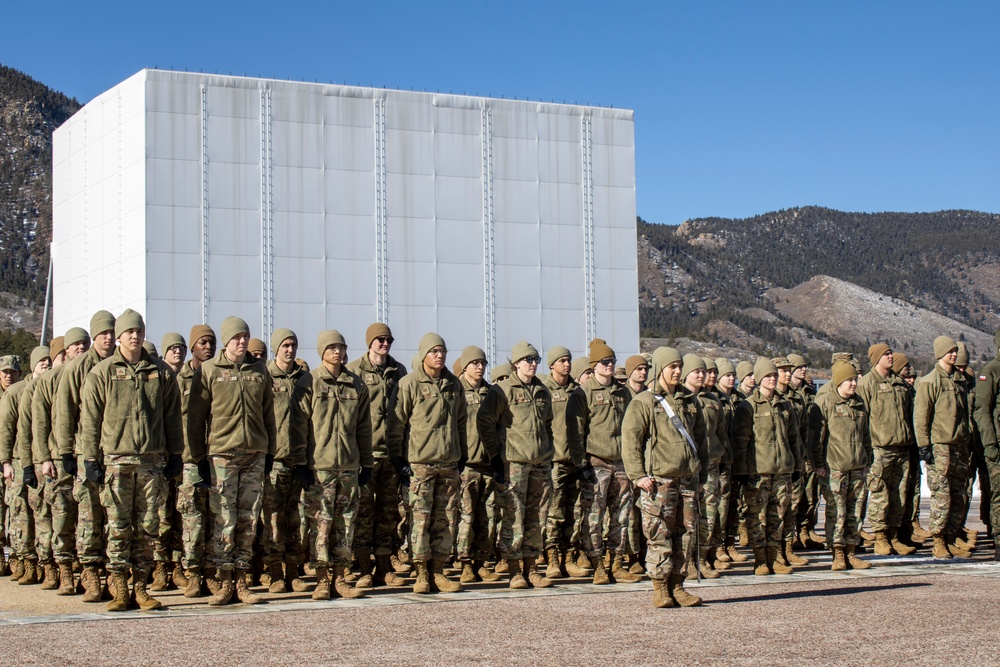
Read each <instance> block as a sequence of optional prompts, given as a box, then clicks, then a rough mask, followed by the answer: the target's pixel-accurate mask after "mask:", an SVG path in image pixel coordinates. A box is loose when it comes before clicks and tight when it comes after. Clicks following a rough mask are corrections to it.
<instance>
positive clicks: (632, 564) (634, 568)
mask: <svg viewBox="0 0 1000 667" xmlns="http://www.w3.org/2000/svg"><path fill="white" fill-rule="evenodd" d="M625 564H626V565H628V571H629V572H631V573H632V574H638V575H639V576H640V577H641V576H642V575H644V574H646V563H645V561H644V560H643V559H642V558H639V556H638V555H637V554H628V555H627V556H626V557H625Z"/></svg>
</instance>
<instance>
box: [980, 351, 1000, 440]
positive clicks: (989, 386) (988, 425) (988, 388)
mask: <svg viewBox="0 0 1000 667" xmlns="http://www.w3.org/2000/svg"><path fill="white" fill-rule="evenodd" d="M997 370H998V369H997V365H996V364H994V363H991V364H989V365H988V366H987V367H986V368H984V369H983V370H982V371H980V374H979V379H978V380H976V409H975V418H976V426H978V427H979V438H980V439H981V440H982V443H983V450H985V453H986V455H987V456H988V457H990V458H993V459H996V458H997V457H1000V451H997V449H998V448H997V432H996V423H995V422H994V421H993V414H994V412H995V410H996V407H997V385H998V384H1000V377H998V376H997Z"/></svg>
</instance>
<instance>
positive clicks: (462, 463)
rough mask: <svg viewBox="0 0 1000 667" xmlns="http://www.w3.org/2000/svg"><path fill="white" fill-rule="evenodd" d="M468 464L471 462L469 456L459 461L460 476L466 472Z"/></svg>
mask: <svg viewBox="0 0 1000 667" xmlns="http://www.w3.org/2000/svg"><path fill="white" fill-rule="evenodd" d="M468 462H469V458H468V457H467V456H463V457H462V458H460V459H459V460H458V474H459V475H461V474H462V471H463V470H465V464H466V463H468Z"/></svg>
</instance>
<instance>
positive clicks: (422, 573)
mask: <svg viewBox="0 0 1000 667" xmlns="http://www.w3.org/2000/svg"><path fill="white" fill-rule="evenodd" d="M413 569H415V570H416V571H417V580H416V581H414V582H413V592H414V593H430V592H431V577H430V573H429V572H428V571H427V563H422V562H420V561H414V562H413Z"/></svg>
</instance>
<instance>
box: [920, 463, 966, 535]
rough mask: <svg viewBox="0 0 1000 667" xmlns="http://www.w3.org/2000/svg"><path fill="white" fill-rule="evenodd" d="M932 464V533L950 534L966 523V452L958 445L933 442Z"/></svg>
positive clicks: (929, 473) (929, 471) (929, 472)
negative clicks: (949, 445) (952, 445)
mask: <svg viewBox="0 0 1000 667" xmlns="http://www.w3.org/2000/svg"><path fill="white" fill-rule="evenodd" d="M933 451H934V463H932V464H931V465H929V466H927V486H928V487H929V488H930V490H931V515H930V520H929V524H928V525H929V529H928V530H929V531H930V533H931V535H944V536H946V537H952V536H954V535H957V534H958V532H959V530H960V529H961V528H962V526H963V525H964V524H965V512H966V511H967V508H968V501H967V500H966V499H965V495H966V494H967V493H968V487H967V486H966V484H967V482H968V479H969V452H968V451H967V450H965V449H963V448H961V447H948V446H947V445H934V446H933Z"/></svg>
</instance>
